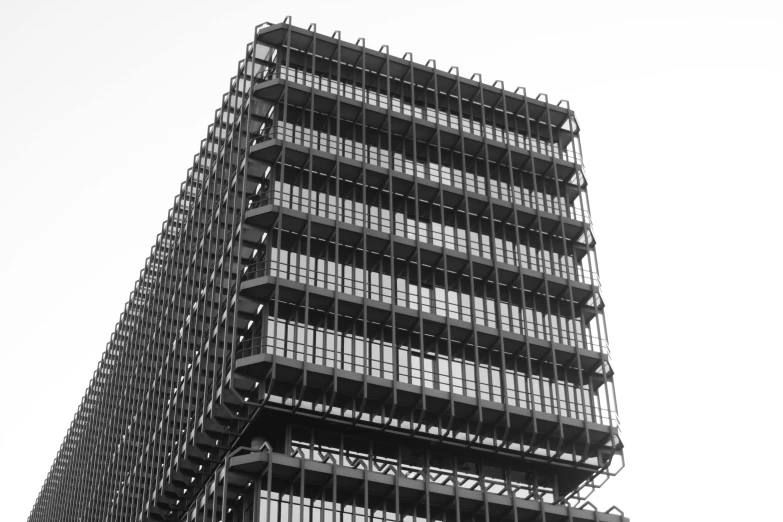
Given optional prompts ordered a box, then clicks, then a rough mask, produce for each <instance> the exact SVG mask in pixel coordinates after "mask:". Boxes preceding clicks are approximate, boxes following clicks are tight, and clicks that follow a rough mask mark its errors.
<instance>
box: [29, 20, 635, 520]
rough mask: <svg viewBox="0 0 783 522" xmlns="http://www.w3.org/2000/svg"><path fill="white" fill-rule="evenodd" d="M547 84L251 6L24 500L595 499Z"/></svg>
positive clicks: (617, 449)
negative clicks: (508, 80) (370, 41)
mask: <svg viewBox="0 0 783 522" xmlns="http://www.w3.org/2000/svg"><path fill="white" fill-rule="evenodd" d="M586 186H587V182H586V180H585V176H584V172H583V166H582V162H581V155H580V144H579V127H578V125H577V122H576V119H575V117H574V114H573V112H572V111H571V109H570V107H569V105H568V103H567V102H560V103H558V104H552V103H549V101H548V100H547V98H546V96H543V95H539V96H537V97H535V98H532V97H530V96H527V95H526V93H525V92H524V90H521V89H517V90H515V91H513V92H511V91H508V90H506V89H505V88H504V86H503V84H502V82H495V83H494V84H492V85H490V84H487V83H484V82H483V81H482V79H481V77H480V76H479V75H474V76H473V77H471V78H470V79H467V78H465V77H462V76H460V74H459V71H458V70H457V69H456V68H452V69H449V70H448V71H444V70H441V69H438V68H437V67H436V64H435V62H434V61H429V62H427V63H426V64H424V65H421V64H419V63H416V62H414V61H413V58H412V56H411V55H409V54H406V55H404V56H403V57H402V58H399V57H395V56H392V55H390V54H389V52H388V48H387V47H385V46H384V47H382V48H381V49H380V50H379V51H374V50H371V49H368V48H366V47H365V46H364V41H363V40H359V42H357V43H356V44H352V43H348V42H345V41H343V40H342V39H341V38H340V34H339V32H337V33H335V34H333V35H332V36H326V35H322V34H318V33H317V32H316V30H315V26H311V27H310V28H308V29H302V28H299V27H296V26H293V25H291V23H290V19H286V21H284V22H283V23H280V24H263V25H261V26H259V27H257V28H256V31H255V38H254V41H253V43H251V44H249V45H248V46H247V50H246V57H245V59H244V60H243V61H242V62H240V64H239V66H238V71H237V76H236V77H235V78H234V79H232V81H231V86H230V90H229V92H228V93H227V94H226V95H225V96H224V97H223V100H222V104H221V106H220V109H218V110H217V112H216V113H215V120H214V123H213V124H212V125H211V126H210V127H209V129H208V134H207V138H206V139H205V140H204V141H203V142H202V143H201V148H200V150H199V153H198V154H197V155H196V156H195V158H194V161H193V166H192V168H191V169H190V170H189V171H188V176H187V179H186V180H185V182H184V183H182V186H181V190H180V193H179V195H178V196H177V197H176V198H175V200H174V207H173V208H172V209H171V211H170V212H169V214H168V217H167V219H166V221H165V222H164V223H163V227H162V229H161V232H160V234H159V235H158V237H157V241H156V243H155V246H154V247H153V248H152V251H151V254H150V257H149V259H148V260H147V262H146V264H145V266H144V269H143V270H142V273H141V276H140V279H139V281H138V282H137V283H136V286H135V288H134V290H133V292H132V293H131V295H130V299H129V301H128V304H127V305H126V306H125V310H124V312H123V313H122V315H121V316H120V321H119V322H118V324H117V327H116V330H115V332H114V334H113V335H112V337H111V340H110V341H109V343H108V345H107V347H106V352H105V353H104V355H103V358H102V359H101V361H100V363H99V365H98V369H97V370H96V371H95V374H94V376H93V379H92V381H91V382H90V385H89V388H88V389H87V392H86V395H85V397H84V399H83V401H82V403H81V405H80V407H79V409H78V412H77V413H76V416H75V417H74V420H73V423H72V425H71V428H70V429H69V431H68V434H67V435H66V437H65V440H64V441H63V444H62V446H61V448H60V451H59V453H58V454H57V458H56V459H55V462H54V465H53V466H52V468H51V471H50V473H49V475H48V477H47V479H46V482H45V483H44V486H43V488H42V490H41V492H40V495H39V497H38V500H37V501H36V503H35V506H34V508H33V510H32V513H31V515H30V517H29V520H30V521H34V522H38V521H53V520H63V521H79V522H88V521H100V522H103V521H153V520H154V521H158V520H175V521H199V522H201V521H204V522H207V521H209V522H218V521H220V522H238V521H242V522H261V521H263V522H265V521H275V522H286V521H300V520H301V521H309V522H338V521H339V522H348V521H351V522H356V521H369V520H374V521H397V520H403V521H410V522H424V521H427V522H429V521H444V522H446V521H449V522H452V521H454V522H469V521H470V522H474V521H475V522H478V521H482V522H488V521H493V522H494V521H509V522H511V521H513V522H517V521H527V520H531V521H532V520H536V521H548V522H552V521H565V520H568V521H570V522H580V521H593V522H595V521H606V522H621V521H623V520H627V519H625V518H624V517H623V516H622V512H620V510H619V509H617V508H612V509H610V510H609V512H598V511H596V510H595V509H593V507H592V505H591V504H590V502H589V501H588V500H587V495H588V494H589V493H590V492H591V491H592V490H593V489H594V488H595V487H597V486H598V485H600V484H601V483H603V482H604V481H605V480H606V479H607V478H608V477H609V476H611V475H613V474H615V473H616V472H617V471H618V470H619V469H620V468H621V467H622V463H623V453H622V443H621V441H620V438H619V427H618V423H617V417H616V408H615V396H614V389H613V384H612V383H613V371H612V366H611V362H610V357H609V351H608V346H607V340H606V339H607V338H606V329H605V324H604V312H603V309H604V302H603V298H602V295H601V288H600V285H599V282H598V268H597V265H596V256H595V240H594V238H593V232H592V225H591V222H590V218H589V205H588V201H587V192H586Z"/></svg>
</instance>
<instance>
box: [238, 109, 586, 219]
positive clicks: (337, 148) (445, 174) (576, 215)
mask: <svg viewBox="0 0 783 522" xmlns="http://www.w3.org/2000/svg"><path fill="white" fill-rule="evenodd" d="M266 139H279V140H284V141H288V142H290V143H294V144H297V145H302V146H304V147H310V148H314V149H317V150H320V151H322V152H327V153H330V154H337V155H340V156H343V157H345V158H349V159H353V160H356V161H360V162H363V163H369V164H371V165H376V166H378V167H381V168H388V169H392V170H396V171H398V172H402V173H404V174H409V175H412V176H418V177H421V178H424V179H429V180H432V181H435V182H437V183H443V184H444V185H449V186H453V187H455V188H463V187H464V188H465V189H466V190H468V191H470V192H474V193H476V194H480V195H486V194H488V193H489V195H491V196H492V197H495V198H497V199H501V200H504V201H508V202H512V203H517V204H519V205H523V206H526V207H529V208H533V209H538V210H542V211H544V212H549V213H552V214H556V215H560V216H564V217H567V218H570V219H575V220H578V221H583V222H586V223H590V222H591V221H590V215H589V213H588V212H587V210H586V208H582V203H581V198H580V197H576V198H575V199H574V203H573V205H572V204H569V203H568V201H567V199H566V197H565V195H561V196H560V197H557V195H555V194H547V193H543V192H540V191H535V190H532V189H531V188H530V187H520V186H519V185H516V184H511V183H508V182H506V181H503V180H502V179H499V178H498V179H493V178H491V177H489V178H488V177H486V176H481V175H478V174H475V173H473V172H469V171H466V170H463V169H461V168H458V167H456V166H454V165H446V164H438V163H436V162H432V161H430V162H422V161H419V160H414V159H411V157H410V156H408V155H406V154H403V153H402V152H399V151H397V152H393V153H392V154H389V151H388V150H386V149H385V148H383V147H381V146H376V145H372V144H369V143H361V142H359V141H357V140H354V139H351V138H349V137H345V136H343V137H339V138H338V137H337V136H335V135H333V134H330V133H328V132H324V131H320V130H313V129H309V128H307V127H304V126H302V125H298V124H294V123H289V122H278V123H277V124H275V125H266V126H264V127H263V128H262V129H261V130H260V131H259V133H258V134H256V135H255V136H254V137H253V140H254V141H253V142H254V143H255V142H258V141H262V140H266ZM488 185H489V187H488Z"/></svg>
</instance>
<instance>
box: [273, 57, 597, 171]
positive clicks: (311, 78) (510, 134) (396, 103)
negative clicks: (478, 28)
mask: <svg viewBox="0 0 783 522" xmlns="http://www.w3.org/2000/svg"><path fill="white" fill-rule="evenodd" d="M272 78H281V79H284V80H287V81H291V82H294V83H298V84H300V85H304V86H305V87H313V88H315V89H318V90H319V91H323V92H328V93H331V94H335V95H338V96H342V97H345V98H350V99H352V100H356V101H359V102H362V103H367V104H370V105H373V106H376V107H378V108H381V109H387V108H389V107H391V110H392V111H394V112H398V113H400V114H404V115H407V116H414V117H415V118H419V119H422V120H426V121H430V122H433V123H436V124H438V125H443V126H446V127H449V128H452V129H454V130H457V131H459V130H462V131H464V132H468V133H470V134H473V135H476V136H480V137H486V138H488V139H491V140H494V141H498V142H500V143H503V144H511V145H513V146H514V147H517V148H521V149H525V150H529V151H533V152H538V153H540V154H544V155H546V156H551V157H555V158H560V159H562V160H564V161H569V162H571V163H580V164H581V162H582V157H581V154H580V153H579V152H578V151H577V150H575V143H574V142H573V141H570V140H569V143H568V144H567V145H566V146H565V147H561V146H560V145H559V144H558V143H553V142H552V141H551V140H550V138H549V137H548V136H547V137H545V138H543V139H542V138H537V137H531V136H529V135H528V133H527V129H518V130H511V129H506V128H505V127H504V124H502V123H501V124H498V123H497V122H496V123H494V124H493V123H492V122H482V121H481V119H480V118H479V117H469V115H466V112H469V111H463V113H462V115H461V116H460V114H459V112H458V111H457V110H452V112H447V111H444V110H442V109H440V108H436V107H434V106H427V107H422V106H420V105H415V104H412V103H410V101H411V98H410V97H409V96H405V100H404V101H403V99H402V97H400V96H396V95H394V94H391V95H389V94H386V93H384V92H382V91H381V90H380V89H368V88H363V87H361V86H359V85H354V84H351V83H348V82H346V81H338V80H335V79H332V78H329V77H327V76H325V75H323V74H313V73H310V72H306V71H304V70H302V69H301V68H299V67H295V66H287V65H281V66H280V67H279V68H272V69H270V70H268V71H267V72H265V74H264V75H263V76H261V77H259V78H258V81H267V80H270V79H272ZM408 87H410V84H408ZM431 94H434V91H431ZM441 96H444V95H443V94H441ZM445 96H447V95H445ZM447 97H448V96H447ZM433 105H434V104H433ZM471 105H472V104H471ZM478 112H479V113H480V114H481V112H482V111H481V109H478ZM564 132H567V129H566V130H565V131H564Z"/></svg>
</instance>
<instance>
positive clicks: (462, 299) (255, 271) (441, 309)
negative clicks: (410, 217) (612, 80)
mask: <svg viewBox="0 0 783 522" xmlns="http://www.w3.org/2000/svg"><path fill="white" fill-rule="evenodd" d="M301 258H302V265H310V266H311V268H308V267H307V266H299V265H296V264H292V263H282V262H280V261H275V260H267V261H260V262H258V263H254V264H252V265H250V266H248V267H246V269H245V271H244V273H243V275H242V280H250V279H256V278H260V277H264V276H275V277H280V278H282V279H287V280H289V281H294V282H298V283H302V284H305V285H310V286H315V287H318V288H323V289H325V290H332V291H336V292H340V293H343V294H348V295H353V296H356V297H362V298H367V299H371V300H374V301H378V302H382V303H387V304H394V305H397V306H403V307H405V308H408V309H411V310H421V311H422V312H425V313H430V314H435V315H439V316H441V317H449V318H452V319H456V320H459V321H464V322H468V323H475V324H477V325H480V326H486V327H488V328H494V329H502V330H504V331H508V332H511V333H516V334H520V335H525V336H528V337H535V338H537V339H540V340H543V341H547V342H555V343H559V344H564V345H568V346H572V347H574V348H581V349H585V350H590V351H593V352H600V353H608V352H609V343H608V342H607V340H606V339H604V338H603V337H602V336H601V335H600V334H599V333H598V332H593V331H592V329H591V328H590V327H589V326H588V325H587V324H583V323H582V320H581V319H569V320H568V325H567V326H565V327H563V326H557V324H558V323H560V322H561V319H563V318H561V317H559V316H552V317H551V318H550V317H549V316H548V315H546V314H543V319H540V320H539V319H537V318H536V319H532V320H531V317H532V316H531V315H530V310H527V309H523V308H522V307H520V306H517V305H514V304H511V303H507V302H504V301H501V302H499V303H498V302H497V301H496V300H495V299H490V298H486V297H482V296H476V297H473V298H471V297H470V296H469V295H468V294H465V293H462V292H456V291H453V290H450V291H448V292H446V290H445V289H443V288H439V287H435V288H423V287H421V286H419V285H417V284H414V283H409V282H407V281H405V280H404V279H401V278H395V279H396V281H397V283H396V285H394V279H392V278H391V276H388V275H385V274H383V275H382V274H380V273H378V272H365V271H364V270H361V271H360V274H361V276H360V277H352V276H350V275H344V274H345V272H346V270H344V269H343V268H344V267H342V266H339V265H335V264H334V263H329V262H327V261H325V260H318V259H313V258H308V257H306V256H301ZM313 265H318V269H313V268H312V267H313ZM358 270H359V269H355V268H353V270H352V271H358ZM337 271H340V272H341V274H340V275H338V274H337V273H336V272H337ZM393 286H396V288H394V291H393ZM599 313H600V312H599Z"/></svg>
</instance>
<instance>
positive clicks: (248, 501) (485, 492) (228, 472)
mask: <svg viewBox="0 0 783 522" xmlns="http://www.w3.org/2000/svg"><path fill="white" fill-rule="evenodd" d="M458 475H459V473H457V472H455V476H454V478H455V479H456V480H455V481H452V482H450V483H449V484H445V483H441V482H440V481H439V480H438V479H437V477H436V476H433V475H432V474H431V473H429V472H426V471H425V472H424V473H423V474H421V475H420V476H418V477H415V478H410V477H408V476H405V474H404V473H403V472H402V470H401V469H398V470H397V472H395V473H392V474H389V473H384V472H382V471H377V470H371V469H367V468H366V467H364V466H362V465H359V464H351V463H350V462H344V463H343V464H337V463H334V462H323V461H315V460H310V459H307V458H299V457H291V456H288V455H284V454H280V453H274V452H270V451H268V447H266V446H265V447H264V449H263V450H251V449H249V448H242V449H238V450H236V451H235V452H233V455H232V456H230V457H229V458H227V459H226V461H225V464H224V466H223V467H222V468H221V469H219V470H218V471H217V472H216V473H215V475H214V478H213V480H212V481H211V483H210V484H208V485H207V487H206V488H205V490H204V492H203V493H202V494H201V495H200V496H199V498H198V499H197V500H196V502H195V505H194V507H193V508H191V509H190V510H189V511H188V513H187V517H186V520H188V521H189V522H208V521H209V522H216V521H220V522H267V521H269V522H295V521H296V522H298V521H307V522H349V521H350V522H359V521H361V522H365V521H366V522H370V521H378V522H381V521H384V522H385V521H400V522H490V521H492V522H517V521H531V522H532V521H546V522H552V521H562V522H565V521H568V522H582V521H584V522H588V521H590V522H627V521H628V518H626V517H624V515H623V514H622V513H621V512H620V511H619V510H617V509H616V508H614V509H613V510H611V511H614V512H612V513H601V512H597V511H593V510H589V509H578V508H574V507H570V506H568V505H558V504H552V503H549V502H546V501H544V500H542V499H540V498H536V497H535V495H533V496H529V497H528V498H520V497H518V496H516V495H514V494H513V492H511V491H509V490H507V489H505V488H503V486H502V485H501V486H500V487H499V488H497V489H492V488H487V487H486V483H482V481H480V480H472V479H465V480H459V479H458V478H457V476H458Z"/></svg>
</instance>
